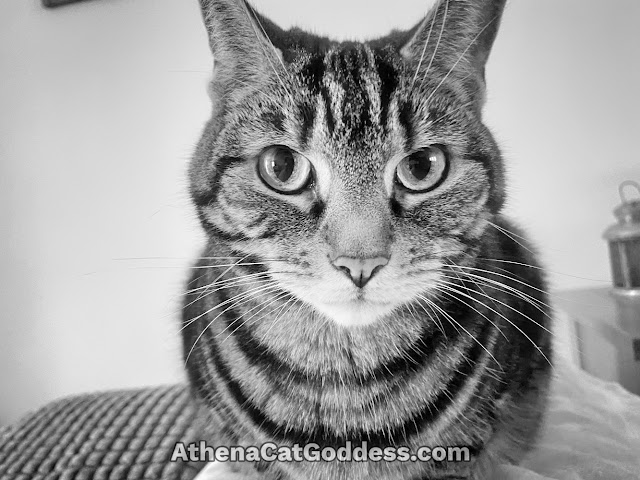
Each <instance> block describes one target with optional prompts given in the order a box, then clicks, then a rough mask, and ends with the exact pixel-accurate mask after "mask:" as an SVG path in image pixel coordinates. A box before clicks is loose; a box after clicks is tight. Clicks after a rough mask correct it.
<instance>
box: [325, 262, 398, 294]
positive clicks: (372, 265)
mask: <svg viewBox="0 0 640 480" xmlns="http://www.w3.org/2000/svg"><path fill="white" fill-rule="evenodd" d="M331 263H333V265H334V266H335V267H336V268H337V269H338V270H342V271H343V272H345V273H346V274H347V275H349V278H351V281H352V282H353V283H355V285H356V287H359V288H362V287H364V286H365V285H366V284H367V283H368V282H369V280H371V278H373V276H374V275H375V274H376V273H378V272H379V271H380V269H381V268H382V267H384V266H385V265H386V264H387V263H389V257H371V258H356V257H338V258H336V259H335V260H334V261H333V262H331Z"/></svg>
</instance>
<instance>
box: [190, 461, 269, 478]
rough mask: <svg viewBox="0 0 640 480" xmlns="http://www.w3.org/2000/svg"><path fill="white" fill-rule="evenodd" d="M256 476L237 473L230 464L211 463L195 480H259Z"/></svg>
mask: <svg viewBox="0 0 640 480" xmlns="http://www.w3.org/2000/svg"><path fill="white" fill-rule="evenodd" d="M258 478H259V477H257V476H256V475H248V474H247V473H243V472H236V471H234V470H233V469H232V468H231V464H229V463H221V462H209V463H207V466H206V467H204V468H203V469H202V470H200V473H198V475H196V477H195V478H194V479H193V480H258Z"/></svg>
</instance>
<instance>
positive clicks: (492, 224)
mask: <svg viewBox="0 0 640 480" xmlns="http://www.w3.org/2000/svg"><path fill="white" fill-rule="evenodd" d="M487 224H488V225H491V226H492V227H493V228H495V229H496V230H498V231H499V232H500V233H502V234H503V235H505V236H506V237H508V238H510V239H511V240H512V241H513V242H515V243H516V244H518V245H520V246H521V247H522V248H524V249H525V250H526V251H527V252H529V253H532V254H534V255H535V254H536V253H535V252H534V251H533V250H531V249H530V248H529V247H527V246H526V245H524V244H523V243H521V242H519V241H518V240H516V238H515V233H511V232H510V231H509V230H507V229H506V228H502V227H501V226H500V225H496V224H495V223H493V222H490V221H489V220H487ZM518 237H519V238H520V239H522V240H526V239H525V238H524V237H520V236H519V235H518Z"/></svg>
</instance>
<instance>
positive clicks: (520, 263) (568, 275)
mask: <svg viewBox="0 0 640 480" xmlns="http://www.w3.org/2000/svg"><path fill="white" fill-rule="evenodd" d="M476 258H477V259H478V260H486V261H490V262H502V263H508V264H512V265H520V266H521V267H527V268H533V269H534V270H541V271H543V272H546V273H553V274H555V275H563V276H565V277H571V278H577V279H579V280H589V281H591V282H601V283H609V280H601V279H596V278H587V277H578V276H576V275H570V274H568V273H562V272H555V271H553V270H549V269H547V268H542V267H539V266H537V265H530V264H528V263H522V262H516V261H513V260H501V259H499V258H488V257H476Z"/></svg>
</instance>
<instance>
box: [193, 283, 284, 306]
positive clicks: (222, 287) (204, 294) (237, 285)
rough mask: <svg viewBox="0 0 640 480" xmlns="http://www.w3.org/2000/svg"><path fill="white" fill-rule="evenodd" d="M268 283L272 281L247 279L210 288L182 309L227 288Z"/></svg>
mask: <svg viewBox="0 0 640 480" xmlns="http://www.w3.org/2000/svg"><path fill="white" fill-rule="evenodd" d="M268 283H273V280H271V279H270V278H264V279H258V280H256V279H247V280H244V281H237V282H236V283H231V284H228V285H223V286H220V287H216V288H212V289H211V290H204V291H202V292H200V294H199V295H198V297H197V298H196V299H195V300H192V301H191V302H189V303H187V304H186V305H185V306H184V307H183V308H186V307H189V306H191V305H193V304H194V303H196V302H197V301H199V300H202V299H203V298H205V297H208V296H209V295H211V294H213V293H215V292H219V291H220V290H226V289H228V288H235V287H241V286H244V285H247V284H249V285H252V284H255V285H256V286H260V285H264V284H268Z"/></svg>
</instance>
